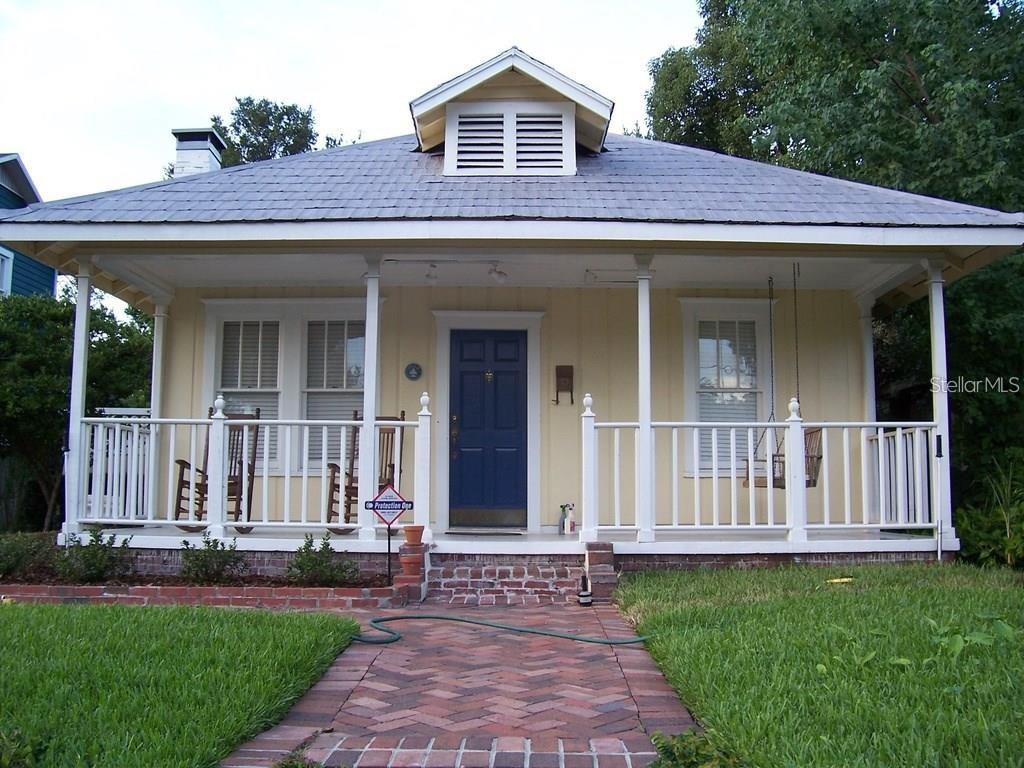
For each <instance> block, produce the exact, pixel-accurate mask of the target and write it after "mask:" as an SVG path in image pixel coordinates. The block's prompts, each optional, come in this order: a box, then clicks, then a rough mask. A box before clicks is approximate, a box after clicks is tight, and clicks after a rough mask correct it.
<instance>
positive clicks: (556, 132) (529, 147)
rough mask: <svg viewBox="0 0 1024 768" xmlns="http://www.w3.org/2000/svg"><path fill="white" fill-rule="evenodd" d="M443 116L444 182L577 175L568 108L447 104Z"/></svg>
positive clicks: (566, 105)
mask: <svg viewBox="0 0 1024 768" xmlns="http://www.w3.org/2000/svg"><path fill="white" fill-rule="evenodd" d="M445 110H446V111H445V150H444V173H445V175H446V176H509V175H516V176H572V175H575V173H576V105H575V104H573V103H572V102H557V101H538V102H523V101H507V102H498V101H475V102H452V103H449V104H448V105H446V107H445Z"/></svg>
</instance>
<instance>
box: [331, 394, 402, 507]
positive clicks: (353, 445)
mask: <svg viewBox="0 0 1024 768" xmlns="http://www.w3.org/2000/svg"><path fill="white" fill-rule="evenodd" d="M352 420H353V421H358V420H359V411H353V412H352ZM377 421H405V411H402V412H401V413H399V414H398V416H378V417H377ZM396 439H397V441H398V445H399V452H400V456H402V455H404V454H405V452H404V450H402V449H403V448H404V447H405V429H403V428H402V427H397V426H395V427H381V428H380V432H379V442H378V444H377V490H378V491H380V490H383V489H384V488H385V487H386V486H388V485H394V484H395V480H396V478H397V479H401V477H402V468H401V467H400V466H399V467H398V472H397V475H396V473H395V441H396ZM346 447H347V450H346V456H345V472H344V479H345V484H344V488H342V484H341V478H342V471H341V467H340V466H339V465H338V464H336V463H334V462H331V463H329V464H328V465H327V469H328V471H329V473H330V474H329V475H328V480H327V482H328V488H329V489H330V491H329V495H328V507H327V522H331V521H332V520H333V519H334V518H335V517H337V516H338V515H339V506H342V504H343V505H344V508H345V514H344V522H345V523H346V524H348V523H351V522H352V511H353V509H354V508H355V506H356V505H357V504H358V503H359V474H358V467H357V466H356V459H358V458H359V430H358V429H350V430H349V435H348V445H347V446H346Z"/></svg>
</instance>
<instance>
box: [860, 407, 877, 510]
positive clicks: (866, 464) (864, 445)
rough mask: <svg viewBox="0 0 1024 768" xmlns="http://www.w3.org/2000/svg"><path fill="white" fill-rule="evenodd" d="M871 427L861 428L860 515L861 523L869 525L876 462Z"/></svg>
mask: <svg viewBox="0 0 1024 768" xmlns="http://www.w3.org/2000/svg"><path fill="white" fill-rule="evenodd" d="M869 429H871V427H861V428H860V516H861V523H862V524H864V525H867V524H868V522H869V513H868V509H869V507H870V505H871V504H872V503H873V502H872V493H871V472H872V469H871V467H872V466H874V462H873V461H872V460H871V453H870V446H871V443H870V442H869V441H868V430H869Z"/></svg>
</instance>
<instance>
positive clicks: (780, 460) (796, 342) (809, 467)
mask: <svg viewBox="0 0 1024 768" xmlns="http://www.w3.org/2000/svg"><path fill="white" fill-rule="evenodd" d="M799 274H800V265H799V264H797V263H794V264H793V355H794V360H795V361H796V400H797V402H800V323H799V319H798V316H797V295H796V291H797V278H798V276H799ZM768 390H769V391H768V396H769V401H768V402H769V403H770V413H769V414H768V421H769V422H774V421H775V278H774V277H771V276H769V278H768ZM767 435H768V428H767V427H765V428H764V429H763V430H762V431H761V435H760V437H758V439H757V443H756V444H755V446H754V455H755V456H756V455H757V452H758V451H759V450H760V449H761V444H762V443H763V442H764V441H765V438H766V437H767ZM821 455H822V454H821V427H815V428H813V429H805V430H804V482H805V484H806V486H807V487H808V488H816V487H817V485H818V475H819V474H820V473H821ZM744 463H745V464H746V468H745V470H744V473H743V476H744V479H743V487H744V488H749V487H750V475H751V467H750V461H749V460H747V461H746V462H744ZM766 463H767V460H766V459H754V464H766ZM771 478H772V488H783V489H784V488H785V487H786V454H785V451H784V444H783V440H782V438H780V437H779V431H778V430H775V450H774V451H773V452H772V461H771ZM754 487H755V488H767V487H768V472H767V467H766V471H765V472H764V473H763V474H758V473H757V472H754Z"/></svg>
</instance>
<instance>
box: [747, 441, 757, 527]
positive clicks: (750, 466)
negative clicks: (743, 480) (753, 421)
mask: <svg viewBox="0 0 1024 768" xmlns="http://www.w3.org/2000/svg"><path fill="white" fill-rule="evenodd" d="M754 435H755V432H754V429H753V427H747V511H748V514H749V516H750V525H751V526H755V525H757V493H756V491H757V488H756V486H755V485H754V482H755V479H754V469H755V464H754V451H755V449H756V448H757V441H756V440H755V438H754Z"/></svg>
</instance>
